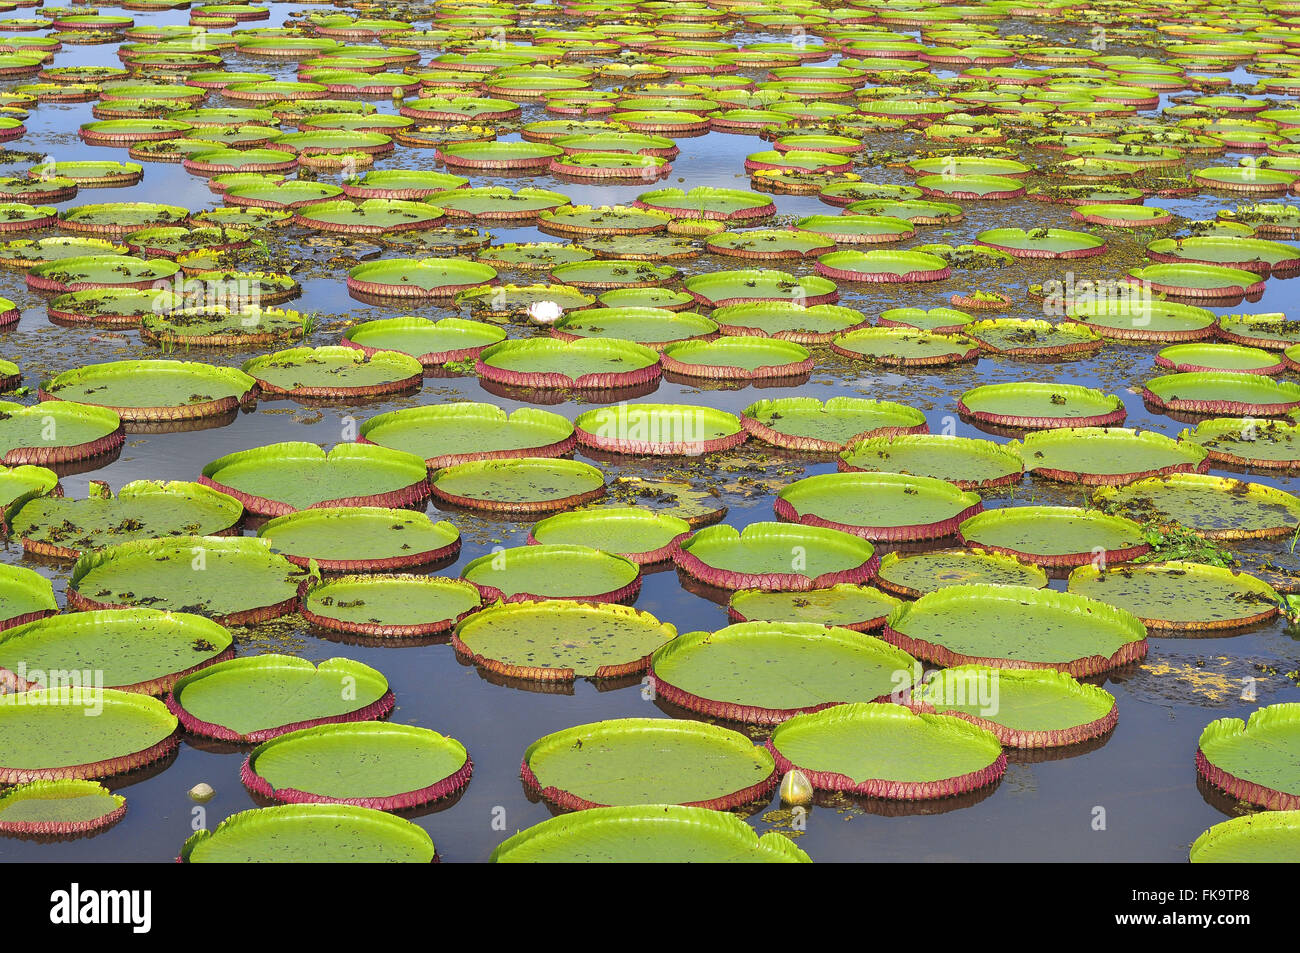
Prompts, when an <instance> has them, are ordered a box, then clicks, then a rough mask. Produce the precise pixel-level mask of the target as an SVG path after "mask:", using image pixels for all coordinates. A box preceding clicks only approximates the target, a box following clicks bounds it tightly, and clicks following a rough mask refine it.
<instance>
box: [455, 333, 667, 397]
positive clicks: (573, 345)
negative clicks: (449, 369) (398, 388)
mask: <svg viewBox="0 0 1300 953" xmlns="http://www.w3.org/2000/svg"><path fill="white" fill-rule="evenodd" d="M476 370H477V371H478V373H479V375H480V376H481V377H483V378H484V379H485V380H489V381H493V382H495V383H498V384H505V385H508V386H513V387H529V388H542V389H552V390H554V389H564V388H574V387H576V388H581V389H586V390H613V389H617V388H623V387H637V386H640V385H644V384H649V383H651V382H653V381H655V380H657V379H658V378H659V376H660V373H661V371H660V366H659V355H658V354H657V353H656V352H655V351H653V350H651V349H650V348H648V347H645V346H643V345H640V344H635V343H633V342H631V341H622V340H619V339H617V338H579V339H577V340H574V341H563V340H560V339H558V338H529V339H517V340H511V341H502V342H501V343H500V344H493V345H492V346H490V347H488V348H485V349H484V350H483V351H482V352H480V354H479V356H478V362H477V365H476Z"/></svg>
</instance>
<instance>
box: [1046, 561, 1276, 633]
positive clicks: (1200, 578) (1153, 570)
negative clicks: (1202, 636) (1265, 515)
mask: <svg viewBox="0 0 1300 953" xmlns="http://www.w3.org/2000/svg"><path fill="white" fill-rule="evenodd" d="M1069 591H1070V592H1075V593H1078V594H1080V595H1084V596H1088V597H1090V598H1093V599H1096V600H1097V601H1099V602H1105V603H1108V604H1109V605H1113V606H1118V607H1119V608H1121V609H1124V610H1125V611H1127V612H1130V613H1132V614H1133V615H1135V616H1137V617H1138V618H1139V619H1141V620H1142V622H1143V624H1144V625H1146V627H1147V628H1148V629H1165V630H1169V629H1172V630H1178V631H1189V630H1197V631H1199V630H1209V629H1231V628H1236V627H1239V626H1244V625H1251V624H1254V623H1256V622H1263V621H1265V620H1267V619H1271V618H1273V617H1274V616H1275V615H1277V613H1278V608H1279V606H1280V605H1281V601H1282V600H1281V597H1280V596H1279V595H1278V594H1277V593H1276V592H1275V591H1274V590H1273V587H1272V586H1270V585H1268V584H1267V583H1265V582H1264V581H1262V580H1260V579H1256V578H1255V577H1254V576H1251V575H1249V574H1247V573H1243V572H1234V571H1233V570H1231V569H1225V568H1221V567H1219V566H1207V565H1204V564H1201V563H1190V562H1179V561H1169V562H1163V563H1153V564H1151V565H1142V566H1123V567H1120V568H1112V569H1099V568H1098V567H1096V566H1080V567H1079V568H1078V569H1076V570H1074V571H1073V572H1072V573H1070V585H1069Z"/></svg>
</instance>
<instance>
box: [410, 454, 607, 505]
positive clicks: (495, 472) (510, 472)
mask: <svg viewBox="0 0 1300 953" xmlns="http://www.w3.org/2000/svg"><path fill="white" fill-rule="evenodd" d="M432 487H433V493H434V496H436V497H437V498H438V499H440V500H443V501H445V502H448V503H453V504H456V505H460V506H468V507H472V508H475V509H484V510H501V511H506V512H539V511H546V510H556V509H566V508H568V507H571V506H576V505H578V504H580V503H586V502H590V501H591V500H593V499H597V498H599V497H600V496H603V495H604V492H605V475H604V474H603V473H602V472H601V471H600V470H598V469H597V468H596V467H593V466H591V465H590V464H587V463H582V462H580V461H577V460H559V459H546V458H540V457H516V458H507V459H504V460H481V459H479V460H473V461H470V462H467V463H460V464H455V465H453V466H449V467H446V468H444V469H442V470H439V471H437V473H435V474H434V476H433V479H432Z"/></svg>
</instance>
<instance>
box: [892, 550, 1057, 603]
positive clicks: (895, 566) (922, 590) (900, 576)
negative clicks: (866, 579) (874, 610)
mask: <svg viewBox="0 0 1300 953" xmlns="http://www.w3.org/2000/svg"><path fill="white" fill-rule="evenodd" d="M972 583H984V584H987V585H996V586H1030V587H1032V588H1034V589H1045V588H1047V573H1045V572H1043V570H1041V569H1039V568H1038V567H1037V566H1034V565H1032V564H1030V563H1025V562H1021V561H1020V560H1019V559H1017V558H1015V557H1014V556H1008V555H1005V554H1003V553H995V552H984V551H983V550H978V549H977V550H971V549H941V550H935V551H933V552H928V553H917V554H916V555H913V556H908V555H905V554H902V553H886V554H885V556H884V558H883V559H881V560H880V573H879V575H878V576H877V578H876V585H878V586H880V588H881V589H884V590H885V591H886V592H892V593H894V594H895V595H899V596H905V597H907V598H909V599H916V598H919V597H921V596H923V595H925V594H926V593H927V592H934V591H936V590H938V589H946V588H947V587H948V586H964V585H969V584H972Z"/></svg>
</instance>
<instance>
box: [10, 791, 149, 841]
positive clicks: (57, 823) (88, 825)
mask: <svg viewBox="0 0 1300 953" xmlns="http://www.w3.org/2000/svg"><path fill="white" fill-rule="evenodd" d="M125 814H126V798H124V797H123V796H122V795H120V794H114V793H112V792H111V791H109V790H108V788H106V787H104V786H103V785H102V784H100V783H99V782H97V781H75V780H64V781H29V782H28V783H26V784H22V785H19V786H17V787H15V788H12V789H11V790H9V791H7V792H5V793H4V794H3V795H0V834H20V835H25V836H33V835H35V836H44V837H49V836H56V837H66V836H69V835H76V834H86V833H90V832H94V831H101V830H104V829H105V828H108V827H112V826H113V825H114V824H116V823H117V822H118V821H120V820H121V819H122V817H123V816H124V815H125Z"/></svg>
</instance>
